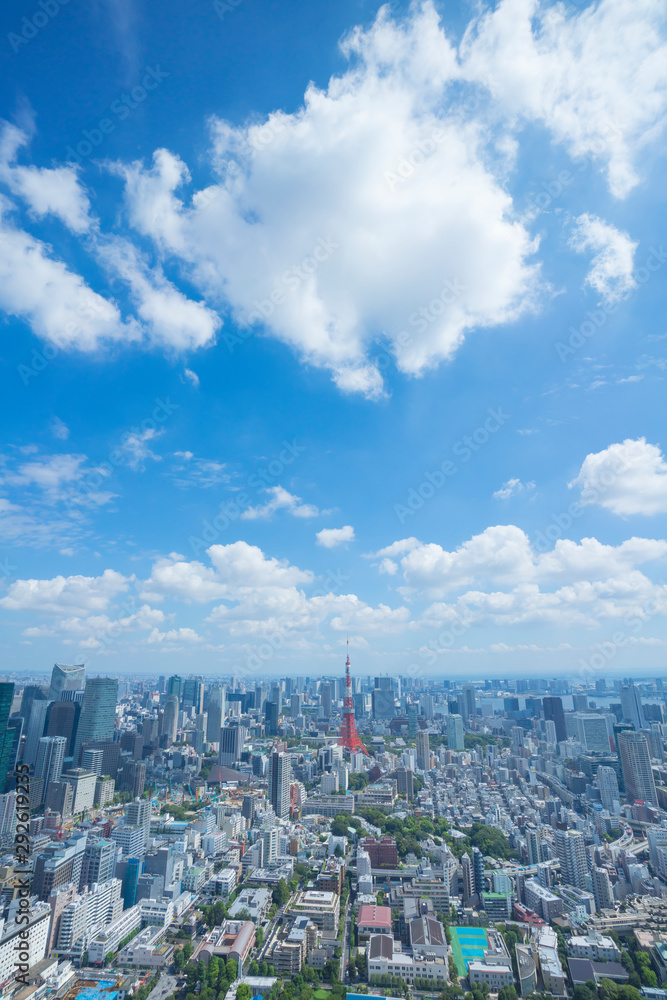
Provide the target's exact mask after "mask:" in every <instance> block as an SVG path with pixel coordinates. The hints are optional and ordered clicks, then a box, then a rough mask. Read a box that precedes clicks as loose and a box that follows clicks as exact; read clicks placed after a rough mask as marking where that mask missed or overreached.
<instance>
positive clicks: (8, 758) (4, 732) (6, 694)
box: [0, 682, 41, 789]
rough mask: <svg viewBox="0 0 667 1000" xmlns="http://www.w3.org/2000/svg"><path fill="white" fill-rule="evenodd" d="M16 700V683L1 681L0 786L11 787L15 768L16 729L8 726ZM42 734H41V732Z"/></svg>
mask: <svg viewBox="0 0 667 1000" xmlns="http://www.w3.org/2000/svg"><path fill="white" fill-rule="evenodd" d="M13 700H14V685H13V684H11V683H9V684H8V683H6V682H3V683H0V787H2V788H3V789H4V788H7V787H10V778H11V779H12V780H13V775H12V774H10V772H11V771H13V770H14V765H15V763H16V761H15V760H12V753H13V751H14V730H13V729H9V728H8V727H7V723H8V722H9V713H10V712H11V710H12V701H13ZM40 735H41V734H40Z"/></svg>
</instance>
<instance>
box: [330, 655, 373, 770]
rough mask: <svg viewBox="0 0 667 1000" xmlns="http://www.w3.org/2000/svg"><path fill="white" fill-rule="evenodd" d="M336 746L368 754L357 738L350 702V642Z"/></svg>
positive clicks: (352, 706) (368, 755) (352, 708)
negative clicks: (341, 714) (341, 715)
mask: <svg viewBox="0 0 667 1000" xmlns="http://www.w3.org/2000/svg"><path fill="white" fill-rule="evenodd" d="M336 742H337V743H338V746H341V747H346V748H347V749H348V750H349V751H350V753H351V752H352V751H353V750H361V752H362V753H365V754H366V756H367V757H370V754H369V752H368V750H367V749H366V747H365V746H364V744H363V743H362V742H361V740H360V739H359V733H358V732H357V724H356V722H355V721H354V705H353V703H352V678H351V677H350V644H349V642H348V644H347V660H346V661H345V701H344V702H343V722H342V725H341V727H340V736H339V737H338V739H337V741H336Z"/></svg>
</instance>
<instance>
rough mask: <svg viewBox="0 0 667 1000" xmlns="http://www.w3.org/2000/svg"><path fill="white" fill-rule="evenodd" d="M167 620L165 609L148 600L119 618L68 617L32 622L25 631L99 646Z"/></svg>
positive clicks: (33, 635) (27, 634)
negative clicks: (33, 623) (134, 610)
mask: <svg viewBox="0 0 667 1000" xmlns="http://www.w3.org/2000/svg"><path fill="white" fill-rule="evenodd" d="M163 621H164V614H163V612H162V611H158V610H156V609H155V608H151V607H149V606H148V605H147V604H144V605H142V606H141V607H140V608H139V610H138V611H136V612H134V613H132V614H129V615H124V616H121V617H118V618H111V617H110V616H109V615H105V614H102V615H87V616H80V617H71V618H64V619H61V620H59V621H56V622H54V623H53V624H50V625H38V626H30V627H29V628H26V629H24V630H23V632H22V633H21V634H22V635H23V636H25V637H26V638H27V639H44V638H62V640H63V642H64V644H65V645H77V646H79V648H81V649H91V650H99V649H102V648H104V647H109V646H110V645H113V644H115V643H117V642H118V639H119V638H120V636H121V635H122V633H126V632H134V631H141V630H147V629H153V630H154V631H157V629H156V626H157V625H158V624H161V623H162V622H163ZM148 641H150V640H148Z"/></svg>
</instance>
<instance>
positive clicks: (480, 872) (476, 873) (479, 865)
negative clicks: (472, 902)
mask: <svg viewBox="0 0 667 1000" xmlns="http://www.w3.org/2000/svg"><path fill="white" fill-rule="evenodd" d="M472 875H473V882H474V884H475V892H476V893H477V895H478V896H479V894H480V893H482V892H484V891H485V889H486V884H485V879H484V855H483V854H482V852H481V851H480V849H479V847H473V849H472Z"/></svg>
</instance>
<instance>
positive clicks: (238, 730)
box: [218, 726, 248, 767]
mask: <svg viewBox="0 0 667 1000" xmlns="http://www.w3.org/2000/svg"><path fill="white" fill-rule="evenodd" d="M247 736H248V733H247V730H246V729H244V728H243V726H225V728H224V729H221V730H220V735H219V740H220V750H219V751H218V762H219V763H220V764H221V765H222V766H223V767H233V766H234V765H235V764H236V763H237V762H238V761H240V760H241V754H242V753H243V745H244V743H245V741H246V739H247Z"/></svg>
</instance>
